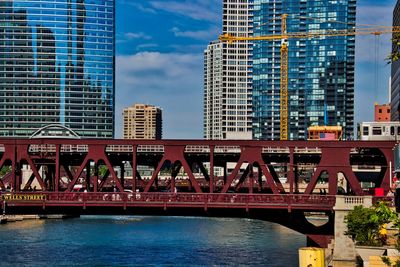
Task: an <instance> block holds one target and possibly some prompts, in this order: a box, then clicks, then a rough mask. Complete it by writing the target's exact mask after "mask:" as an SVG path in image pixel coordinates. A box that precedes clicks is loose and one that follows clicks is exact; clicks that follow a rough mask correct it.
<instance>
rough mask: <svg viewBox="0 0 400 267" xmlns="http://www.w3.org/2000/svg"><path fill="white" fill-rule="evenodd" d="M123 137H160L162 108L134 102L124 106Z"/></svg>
mask: <svg viewBox="0 0 400 267" xmlns="http://www.w3.org/2000/svg"><path fill="white" fill-rule="evenodd" d="M123 117H124V139H161V136H162V110H161V109H160V108H159V107H156V106H152V105H145V104H135V105H133V106H131V107H128V108H125V109H124V112H123Z"/></svg>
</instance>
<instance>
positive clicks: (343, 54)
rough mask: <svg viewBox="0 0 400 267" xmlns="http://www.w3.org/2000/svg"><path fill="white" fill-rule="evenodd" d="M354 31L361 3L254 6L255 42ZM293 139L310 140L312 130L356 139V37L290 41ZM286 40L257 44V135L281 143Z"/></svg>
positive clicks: (304, 0)
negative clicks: (334, 129)
mask: <svg viewBox="0 0 400 267" xmlns="http://www.w3.org/2000/svg"><path fill="white" fill-rule="evenodd" d="M282 14H288V17H287V32H289V33H290V32H315V33H318V32H320V33H321V34H324V33H327V32H328V31H330V30H344V29H353V28H354V27H355V22H356V0H340V1H332V0H291V1H285V0H281V1H254V18H253V23H254V25H253V26H254V27H253V29H254V33H253V35H254V36H262V35H274V34H277V35H279V34H281V16H282ZM287 42H288V49H289V56H288V61H289V63H288V75H289V76H288V82H289V84H288V93H289V99H288V100H289V104H288V107H289V110H288V117H289V125H288V126H289V136H288V137H289V139H291V140H296V139H300V140H301V139H302V140H305V139H307V128H308V127H309V126H342V128H343V139H347V140H349V139H352V138H353V135H354V133H353V126H354V57H355V56H354V55H355V37H354V36H338V37H326V36H322V35H321V37H318V38H312V39H311V38H310V39H301V38H299V39H288V40H287ZM280 47H281V40H272V41H255V42H254V43H253V55H254V56H253V111H254V118H253V135H254V138H255V139H274V140H279V138H280V88H281V86H280V66H281V61H280Z"/></svg>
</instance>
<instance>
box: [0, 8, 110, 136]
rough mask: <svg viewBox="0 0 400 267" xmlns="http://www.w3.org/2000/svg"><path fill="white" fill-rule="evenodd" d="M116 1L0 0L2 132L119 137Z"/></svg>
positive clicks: (0, 127)
mask: <svg viewBox="0 0 400 267" xmlns="http://www.w3.org/2000/svg"><path fill="white" fill-rule="evenodd" d="M114 5H115V3H114V0H63V1H52V0H41V1H37V0H2V1H0V136H15V137H27V136H30V135H31V134H32V133H33V132H34V131H35V130H37V129H38V128H41V127H42V126H45V125H47V124H51V123H59V124H63V125H65V126H67V127H69V128H71V129H72V130H74V131H75V132H77V133H78V134H79V135H81V136H82V137H93V138H112V137H114V105H115V104H114V65H115V63H114V62H115V59H114V55H115V45H114V43H115V42H114V39H115V36H114V32H115V6H114Z"/></svg>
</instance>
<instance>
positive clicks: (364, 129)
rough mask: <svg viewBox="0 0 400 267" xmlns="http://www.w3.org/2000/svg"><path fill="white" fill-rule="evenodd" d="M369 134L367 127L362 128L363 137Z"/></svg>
mask: <svg viewBox="0 0 400 267" xmlns="http://www.w3.org/2000/svg"><path fill="white" fill-rule="evenodd" d="M368 134H369V129H368V126H364V127H363V135H368Z"/></svg>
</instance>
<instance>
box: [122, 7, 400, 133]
mask: <svg viewBox="0 0 400 267" xmlns="http://www.w3.org/2000/svg"><path fill="white" fill-rule="evenodd" d="M395 3H396V0H358V3H357V25H359V26H360V27H361V26H362V25H365V24H368V25H391V24H392V12H393V8H394V6H395ZM221 31H222V0H116V87H115V88H116V100H115V101H116V103H115V106H116V114H115V118H116V123H115V129H116V138H122V128H123V127H122V111H123V108H125V107H128V106H131V105H133V104H135V103H144V104H151V105H156V106H159V107H161V108H162V110H163V139H202V138H203V52H204V49H206V47H207V45H208V44H209V42H210V41H213V40H216V39H217V38H218V35H219V34H220V33H221ZM390 38H391V37H390V35H382V36H380V37H374V36H357V37H356V69H355V121H356V122H360V121H372V120H373V110H374V109H373V105H374V103H375V102H379V103H387V102H388V91H389V89H388V85H389V77H390V65H388V64H387V63H386V61H385V58H386V56H387V55H388V54H389V52H390V50H391V42H390Z"/></svg>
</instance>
